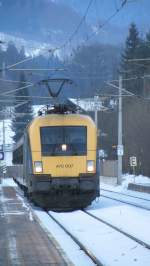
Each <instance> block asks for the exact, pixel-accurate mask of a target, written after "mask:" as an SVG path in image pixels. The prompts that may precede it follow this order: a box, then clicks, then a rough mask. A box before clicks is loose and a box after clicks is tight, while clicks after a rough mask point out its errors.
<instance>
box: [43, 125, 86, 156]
mask: <svg viewBox="0 0 150 266" xmlns="http://www.w3.org/2000/svg"><path fill="white" fill-rule="evenodd" d="M40 136H41V153H42V156H79V155H86V154H87V127H85V126H50V127H41V128H40Z"/></svg>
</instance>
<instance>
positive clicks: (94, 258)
mask: <svg viewBox="0 0 150 266" xmlns="http://www.w3.org/2000/svg"><path fill="white" fill-rule="evenodd" d="M47 213H48V215H49V216H50V218H51V219H52V220H54V221H55V222H56V223H57V224H58V225H59V226H60V227H61V229H63V230H64V231H65V233H66V234H68V235H69V236H70V237H71V238H72V240H73V241H74V242H75V243H76V244H77V245H78V246H79V247H80V249H81V250H83V251H84V252H85V254H86V255H87V256H88V257H89V258H90V259H91V260H92V261H93V262H94V264H95V265H97V266H104V264H103V263H102V262H100V260H98V259H97V258H96V257H95V255H94V254H93V253H92V252H91V251H90V250H89V249H87V248H86V247H85V246H84V245H83V244H82V243H81V242H80V241H79V240H78V239H77V238H76V237H75V236H74V235H73V234H71V233H70V232H69V230H67V229H66V228H65V227H64V226H63V225H62V224H61V223H60V222H59V221H58V220H57V219H55V218H54V217H53V216H52V215H51V214H50V213H49V212H47Z"/></svg>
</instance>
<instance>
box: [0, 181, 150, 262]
mask: <svg viewBox="0 0 150 266" xmlns="http://www.w3.org/2000/svg"><path fill="white" fill-rule="evenodd" d="M127 179H130V177H127V178H126V180H125V182H126V183H127V182H128V181H127ZM137 179H138V178H137ZM141 179H142V177H140V180H141ZM145 180H146V183H147V181H149V180H147V179H145V178H144V182H145ZM124 184H125V183H124ZM124 184H123V186H120V187H114V186H109V188H111V189H114V190H118V191H124V192H127V193H128V192H129V191H127V189H126V187H127V186H124ZM2 186H16V185H15V184H14V182H13V181H12V180H10V179H6V180H4V181H3V183H2ZM101 186H103V187H106V186H105V184H101ZM16 189H17V186H16ZM131 193H132V192H131ZM133 193H134V195H137V194H138V195H139V194H140V196H141V195H142V197H143V198H144V195H145V197H146V198H147V196H149V195H147V194H145V193H139V192H133ZM18 197H20V196H19V195H18ZM20 200H21V201H22V204H27V203H26V199H24V197H20ZM87 211H88V212H90V213H92V214H93V215H95V216H97V217H100V218H102V219H104V220H106V221H107V222H109V223H111V224H113V225H115V226H117V227H118V228H120V229H122V230H124V231H125V232H127V233H129V234H132V236H135V237H136V238H139V239H140V240H143V241H145V242H146V243H149V244H150V240H149V236H150V229H149V223H150V212H149V211H146V210H142V209H140V208H136V207H133V206H129V205H127V204H124V203H121V202H120V203H119V202H116V201H114V200H111V199H106V198H102V197H101V198H100V199H99V201H98V202H96V201H94V202H93V204H92V205H91V206H89V207H88V208H87ZM32 212H33V213H34V215H35V216H36V218H37V220H38V221H39V222H40V224H41V226H42V227H43V228H44V230H45V231H46V233H47V234H48V235H49V236H50V237H53V238H54V239H55V241H56V242H57V243H59V245H60V247H61V249H62V250H63V251H64V252H65V254H66V255H67V256H68V258H69V259H70V260H71V261H72V262H73V263H74V265H76V266H92V265H94V264H93V262H91V260H90V259H88V258H87V256H86V255H85V254H84V253H83V251H81V250H80V248H79V247H78V246H77V245H76V244H75V243H74V242H73V240H71V238H70V237H69V236H67V235H66V233H64V231H63V230H62V229H61V228H59V226H58V225H57V224H56V223H55V222H54V221H53V220H51V219H50V217H49V216H48V214H47V213H45V212H44V211H42V210H41V209H37V208H35V207H33V208H32ZM50 214H51V215H52V216H53V217H54V218H55V219H57V220H59V222H61V223H62V224H63V225H64V226H65V227H66V228H67V230H68V231H70V232H71V233H72V234H73V235H74V236H75V237H76V238H78V239H79V240H80V241H81V242H82V244H84V245H86V247H87V248H88V250H89V251H92V252H93V253H94V254H95V256H96V257H97V258H98V259H99V260H100V261H101V262H102V263H104V265H111V266H113V265H118V266H127V265H130V266H132V265H136V266H148V265H149V262H150V251H149V250H148V249H147V248H145V247H143V246H141V245H140V244H138V243H137V242H135V241H133V240H131V239H130V238H128V237H127V236H125V235H123V234H121V233H119V232H117V231H116V230H115V229H113V228H110V227H109V226H107V225H105V224H103V223H102V222H101V223H100V222H99V221H96V220H94V219H93V218H92V217H89V216H87V215H86V214H85V213H83V212H82V211H74V212H69V213H56V212H50Z"/></svg>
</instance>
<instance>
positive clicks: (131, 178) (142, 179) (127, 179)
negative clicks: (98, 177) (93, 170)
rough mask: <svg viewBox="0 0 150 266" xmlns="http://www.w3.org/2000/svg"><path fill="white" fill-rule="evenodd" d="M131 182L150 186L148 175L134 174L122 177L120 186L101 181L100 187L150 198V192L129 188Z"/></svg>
mask: <svg viewBox="0 0 150 266" xmlns="http://www.w3.org/2000/svg"><path fill="white" fill-rule="evenodd" d="M129 183H135V184H141V185H144V186H145V185H146V186H147V185H149V186H150V178H149V177H146V176H142V175H139V176H134V175H129V174H126V175H123V177H122V185H120V186H118V185H114V184H112V185H110V184H109V185H108V184H106V183H104V182H101V183H100V187H101V188H103V189H108V190H112V191H116V192H122V193H125V194H127V195H131V196H136V197H140V198H144V199H149V200H150V194H148V193H142V192H137V191H132V190H128V184H129Z"/></svg>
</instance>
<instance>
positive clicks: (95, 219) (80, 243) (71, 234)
mask: <svg viewBox="0 0 150 266" xmlns="http://www.w3.org/2000/svg"><path fill="white" fill-rule="evenodd" d="M29 204H30V203H29ZM80 213H83V214H84V215H87V218H86V217H84V218H85V222H86V219H91V218H92V219H93V220H91V223H92V226H91V227H92V228H94V224H95V225H96V222H99V226H100V227H103V226H106V227H107V228H108V229H107V231H110V230H109V228H111V229H112V230H113V232H114V233H113V234H117V235H118V236H119V235H120V236H119V238H122V239H124V237H125V238H126V239H127V240H128V239H130V240H128V241H130V242H131V243H132V246H135V247H136V245H137V244H138V248H139V247H141V249H142V248H144V249H145V248H146V249H145V251H146V250H147V251H148V252H149V250H150V244H148V243H146V242H144V241H142V240H140V239H138V238H137V237H136V236H133V235H130V234H129V233H127V232H125V231H124V230H121V229H120V228H118V227H117V226H114V225H113V224H111V223H110V222H107V221H105V220H104V219H101V218H99V217H96V216H95V215H93V214H91V213H89V211H80ZM47 214H48V217H49V218H50V219H52V220H53V221H54V222H55V223H56V224H57V225H58V226H59V227H60V228H61V229H63V231H64V232H65V233H66V234H67V235H69V237H70V238H71V239H72V240H73V241H74V242H75V243H76V244H77V245H78V246H79V248H80V250H82V251H83V252H84V253H85V254H86V256H87V257H89V258H90V259H91V261H92V262H93V264H94V265H97V266H104V265H106V262H105V263H104V260H105V259H104V260H103V252H102V250H101V248H100V252H102V255H101V256H98V254H96V253H95V250H92V249H91V248H90V247H89V245H88V244H87V243H85V242H86V241H85V242H84V241H83V239H82V238H80V237H78V232H76V231H74V230H72V227H68V226H67V225H66V223H65V222H62V219H61V218H62V217H61V213H60V214H58V215H56V214H55V213H50V212H48V213H47ZM59 217H60V219H59ZM75 217H76V219H77V221H78V213H76V212H75ZM88 217H89V218H88ZM64 219H65V221H67V220H68V221H70V224H71V213H66V217H65V218H64ZM102 224H103V226H102ZM115 232H116V233H115ZM89 234H90V233H89V232H88V231H87V236H88V235H89ZM97 234H98V232H97ZM104 235H105V233H104ZM121 235H122V237H121ZM94 237H95V236H94V234H93V238H92V239H93V240H92V239H91V240H92V241H94ZM114 239H115V238H114ZM89 241H90V240H89V239H88V241H87V242H88V243H90V242H89ZM100 241H101V243H100V242H99V244H100V245H101V244H102V243H103V240H100ZM121 243H123V241H122V242H121ZM134 243H135V244H134ZM109 245H110V244H109ZM108 250H109V247H108ZM142 253H143V252H142ZM114 256H115V255H114ZM139 256H140V255H139ZM101 258H102V261H101Z"/></svg>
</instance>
